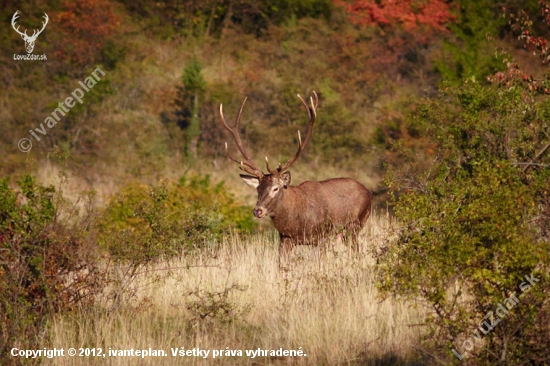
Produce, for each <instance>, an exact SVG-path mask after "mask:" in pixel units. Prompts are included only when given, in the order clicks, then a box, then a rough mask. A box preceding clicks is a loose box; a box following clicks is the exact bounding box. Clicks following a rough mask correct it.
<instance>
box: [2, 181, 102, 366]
mask: <svg viewBox="0 0 550 366" xmlns="http://www.w3.org/2000/svg"><path fill="white" fill-rule="evenodd" d="M91 198H92V197H89V199H90V200H91ZM89 202H90V201H88V203H89ZM64 207H65V205H64V204H63V201H62V200H61V196H60V194H58V193H57V192H56V191H55V189H54V187H52V186H49V187H44V186H41V185H39V184H37V183H36V181H35V179H34V178H32V177H30V176H25V177H24V178H23V179H22V180H20V181H19V182H18V189H14V188H10V186H9V185H8V181H7V180H6V179H2V180H0V363H2V360H3V357H9V359H6V360H5V361H6V364H8V363H9V364H12V363H13V362H17V360H14V359H13V357H11V356H9V352H8V350H9V349H10V348H11V347H13V345H14V344H17V345H19V348H38V347H37V346H38V342H39V341H40V339H39V337H41V336H42V335H43V330H44V327H45V325H46V324H47V316H48V315H49V314H52V313H54V312H58V311H61V310H66V309H70V308H73V307H75V306H77V305H80V304H83V303H90V302H93V300H94V296H95V294H96V293H97V291H99V289H100V288H101V287H100V286H99V285H98V284H99V282H98V281H97V279H98V278H99V277H98V276H99V273H98V271H97V266H96V262H95V255H94V251H93V250H90V249H89V246H86V245H85V242H86V239H87V237H88V233H87V231H86V229H85V228H87V227H89V223H90V222H91V220H92V217H93V216H92V215H90V214H89V213H90V212H88V213H86V212H85V213H84V215H83V216H82V217H81V218H78V216H79V214H78V212H76V211H75V210H72V211H71V214H72V215H73V216H71V219H72V222H68V221H67V220H66V218H67V217H69V216H68V215H67V211H65V210H64ZM73 209H74V207H73ZM63 217H65V219H64V218H63ZM6 355H7V356H6Z"/></svg>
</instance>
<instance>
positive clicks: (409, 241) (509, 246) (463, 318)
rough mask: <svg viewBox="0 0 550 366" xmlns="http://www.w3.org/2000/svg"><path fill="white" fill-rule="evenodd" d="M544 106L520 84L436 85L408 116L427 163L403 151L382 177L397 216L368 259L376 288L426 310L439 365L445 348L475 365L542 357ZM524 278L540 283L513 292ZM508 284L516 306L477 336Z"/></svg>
mask: <svg viewBox="0 0 550 366" xmlns="http://www.w3.org/2000/svg"><path fill="white" fill-rule="evenodd" d="M549 107H550V104H549V103H548V101H539V100H537V99H535V98H532V97H531V96H530V94H529V93H528V89H527V88H523V87H522V85H521V84H511V85H510V86H509V87H506V88H498V87H496V86H482V85H481V84H480V83H478V82H477V81H476V80H475V79H473V78H471V79H468V80H466V81H464V82H463V83H462V85H460V86H457V87H453V86H447V87H445V88H443V89H442V91H441V94H440V96H439V97H438V98H434V99H428V100H425V101H424V102H422V104H421V106H420V108H419V109H418V111H417V113H416V114H415V115H414V116H413V117H412V123H413V124H414V125H415V126H418V128H419V130H420V131H421V133H422V134H425V135H426V136H429V137H430V138H431V139H432V141H434V142H435V143H436V144H437V148H438V155H437V157H436V158H435V159H434V160H433V162H432V164H431V166H430V168H429V169H428V170H427V171H418V169H417V168H416V166H417V165H416V164H415V162H414V160H413V159H411V162H410V163H409V164H408V165H407V166H406V167H400V168H394V169H393V171H392V173H391V174H390V175H389V176H388V178H387V184H388V185H389V186H390V188H392V189H393V194H394V199H395V200H394V205H395V206H394V207H395V215H396V217H397V219H398V222H399V223H400V225H399V227H398V229H397V231H396V237H397V239H396V241H395V242H394V243H392V245H390V246H389V247H388V248H387V252H386V253H384V254H381V257H380V263H381V266H380V276H381V277H380V287H381V289H382V290H383V291H384V292H387V293H394V294H399V295H404V296H408V297H420V299H422V300H423V302H425V303H427V304H428V305H429V306H430V307H431V308H432V309H433V313H432V316H431V317H430V318H429V319H425V320H426V324H427V325H428V326H429V328H430V329H431V331H432V332H431V333H430V336H431V337H432V339H434V340H435V341H434V343H435V344H436V345H437V346H439V347H441V348H444V349H446V350H447V351H448V353H445V356H446V357H447V358H448V359H449V362H451V363H452V362H453V360H454V362H458V358H455V357H454V356H453V355H452V353H451V352H450V351H451V349H454V350H455V351H457V353H459V354H461V355H464V354H468V355H469V357H470V360H472V358H471V357H472V356H474V357H475V364H476V365H490V364H497V363H498V364H500V363H499V362H505V363H511V364H521V363H530V364H536V365H542V364H544V362H545V361H544V360H543V357H542V356H543V355H544V354H545V353H543V352H546V351H543V350H544V349H547V348H548V347H550V343H549V340H548V338H546V339H544V340H541V339H540V337H539V334H541V333H544V332H548V327H549V326H550V322H549V320H548V314H549V311H550V303H549V302H548V296H549V295H550V282H549V280H550V276H549V272H548V270H549V266H548V253H549V250H550V245H549V243H550V240H549V239H550V238H549V237H548V229H547V226H548V223H549V221H548V220H549V218H550V216H549V212H550V210H549V208H550V206H548V202H549V200H548V198H549V194H550V169H549V168H548V167H549V166H550V156H549V154H541V152H544V151H545V150H544V149H545V148H544V146H545V145H546V144H547V143H548V135H549V134H548V133H549V132H550V124H549V123H548V119H547V118H545V117H544V116H547V115H548V113H550V109H549ZM526 275H527V276H531V275H533V276H534V277H535V278H537V279H539V281H540V282H536V283H535V284H533V285H531V286H530V287H531V288H530V291H529V292H528V293H527V292H525V293H523V291H522V290H521V289H518V286H520V284H521V283H522V282H525V281H526V279H525V276H526ZM514 293H515V295H516V296H520V299H521V301H520V303H519V305H517V306H516V307H514V309H513V310H510V312H509V314H508V315H506V317H505V318H504V319H502V321H501V322H500V323H499V324H498V325H497V326H495V327H494V329H491V330H490V331H489V332H488V333H487V334H486V335H483V334H481V333H479V331H480V330H481V331H483V330H487V329H488V328H490V327H489V326H488V325H489V323H483V322H484V321H487V322H488V320H487V319H489V318H488V317H487V316H489V315H490V314H493V315H494V313H493V312H494V311H495V310H496V308H497V305H498V304H499V303H500V304H502V303H503V301H504V300H505V299H507V298H510V296H511V295H512V294H514ZM523 295H525V296H523ZM480 324H481V325H480ZM483 333H485V332H483ZM470 334H472V337H473V338H469V340H470V341H471V342H474V341H473V339H477V338H479V334H481V337H482V339H483V340H482V341H475V343H473V345H474V347H473V349H472V348H471V347H470V346H471V345H470V343H468V342H469V341H468V339H467V338H468V337H470ZM476 335H478V337H476ZM465 342H466V343H465ZM541 342H542V343H541ZM462 362H464V361H462ZM471 362H474V360H472V361H471Z"/></svg>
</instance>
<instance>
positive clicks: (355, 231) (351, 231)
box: [343, 224, 361, 253]
mask: <svg viewBox="0 0 550 366" xmlns="http://www.w3.org/2000/svg"><path fill="white" fill-rule="evenodd" d="M360 231H361V228H360V226H359V225H358V224H354V225H350V226H349V227H347V228H346V229H345V231H344V233H343V237H344V240H345V242H346V243H350V248H351V249H352V250H353V251H354V252H355V253H357V252H359V240H358V236H359V232H360Z"/></svg>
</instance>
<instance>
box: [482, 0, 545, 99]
mask: <svg viewBox="0 0 550 366" xmlns="http://www.w3.org/2000/svg"><path fill="white" fill-rule="evenodd" d="M539 6H540V11H541V14H542V16H543V19H544V20H543V22H544V23H545V25H546V26H550V5H549V4H548V3H546V2H544V1H541V2H540V3H539ZM503 12H504V15H505V17H507V18H508V19H509V23H510V25H511V27H512V29H513V30H514V31H516V32H518V33H519V36H518V39H519V40H521V41H523V45H524V47H525V48H527V49H529V50H530V51H532V52H533V54H534V55H536V56H538V57H539V58H540V59H541V60H542V63H548V61H550V45H549V43H548V40H547V39H546V38H544V37H536V36H534V35H533V34H532V32H531V27H532V25H533V22H532V21H531V20H530V19H529V16H528V14H527V13H526V12H525V11H524V10H521V9H520V10H519V11H518V12H517V14H516V13H513V12H512V11H511V10H510V8H503ZM505 62H506V66H507V69H506V70H505V71H504V72H497V73H496V74H495V75H493V76H490V77H488V78H487V79H488V81H490V82H496V83H498V84H500V85H503V86H505V87H510V86H512V85H514V83H515V81H521V82H523V83H525V84H526V86H527V90H528V91H529V92H535V93H538V94H547V95H548V94H550V73H548V72H547V73H545V75H544V76H543V78H542V80H537V79H535V78H534V77H533V76H531V75H529V76H528V75H527V74H524V73H523V72H522V71H521V70H520V68H519V66H518V64H516V63H514V62H509V61H508V60H505Z"/></svg>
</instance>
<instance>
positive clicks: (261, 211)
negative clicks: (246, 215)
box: [253, 206, 266, 219]
mask: <svg viewBox="0 0 550 366" xmlns="http://www.w3.org/2000/svg"><path fill="white" fill-rule="evenodd" d="M253 212H254V217H257V218H258V219H261V218H262V217H264V216H265V213H266V210H265V208H263V207H258V206H256V207H254V211H253Z"/></svg>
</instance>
